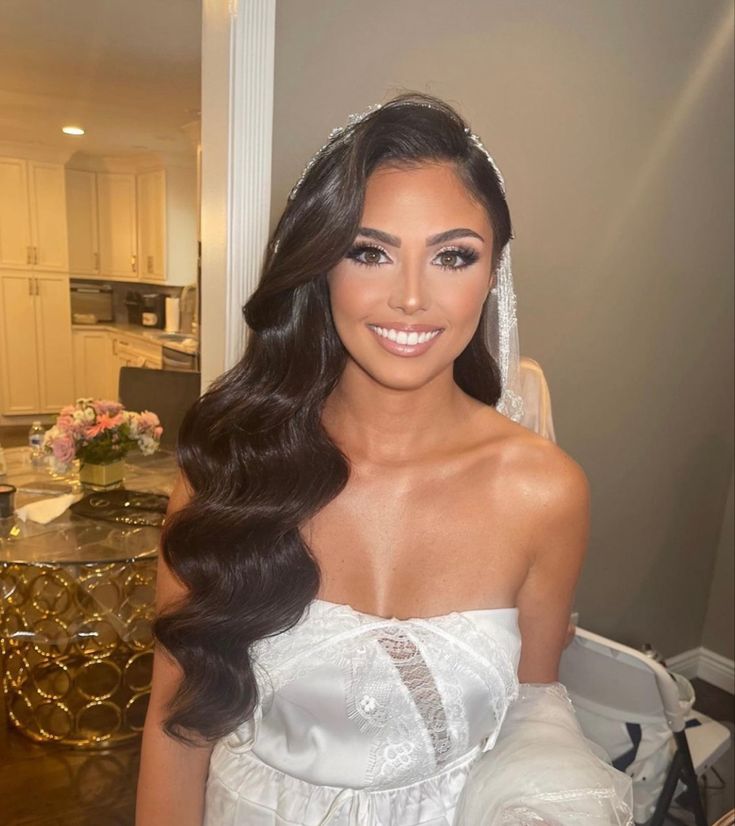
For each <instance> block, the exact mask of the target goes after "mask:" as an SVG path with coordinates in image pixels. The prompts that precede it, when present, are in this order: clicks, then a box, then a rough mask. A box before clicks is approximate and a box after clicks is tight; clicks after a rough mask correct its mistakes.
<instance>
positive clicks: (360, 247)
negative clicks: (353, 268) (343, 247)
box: [346, 244, 390, 267]
mask: <svg viewBox="0 0 735 826" xmlns="http://www.w3.org/2000/svg"><path fill="white" fill-rule="evenodd" d="M374 250H377V251H378V252H382V253H383V255H385V256H386V257H387V258H390V256H389V255H388V253H387V251H386V250H384V249H383V247H381V246H380V245H379V244H355V245H354V246H353V247H352V249H350V251H349V252H348V253H347V256H346V257H347V258H349V259H350V260H351V261H354V263H355V264H359V265H360V266H361V267H380V266H382V263H379V264H375V263H373V264H368V262H367V261H360V260H359V258H358V257H357V256H358V255H361V254H362V253H363V252H368V251H370V252H372V251H374Z"/></svg>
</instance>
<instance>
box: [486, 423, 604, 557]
mask: <svg viewBox="0 0 735 826" xmlns="http://www.w3.org/2000/svg"><path fill="white" fill-rule="evenodd" d="M493 413H494V414H495V415H496V416H497V417H498V419H496V420H494V422H493V424H494V436H493V441H494V446H493V451H492V452H493V454H494V455H495V456H496V457H499V464H496V468H499V471H496V472H498V473H499V476H498V480H499V484H502V488H503V490H504V491H505V493H506V498H507V501H508V502H509V504H512V508H513V512H514V514H515V515H517V516H518V517H519V518H520V520H522V523H523V525H524V534H525V535H526V537H527V543H528V550H529V554H530V560H531V561H533V560H536V559H538V555H539V554H542V553H551V554H553V553H554V551H553V548H554V546H555V545H556V546H558V545H559V544H563V545H564V547H565V548H566V549H567V552H570V548H572V547H574V548H577V549H578V548H579V547H580V545H581V544H583V540H578V541H576V542H566V543H563V542H562V543H560V542H554V541H553V537H559V538H561V537H563V536H565V535H566V536H567V538H568V537H569V534H570V533H574V532H575V531H576V532H577V533H580V532H581V533H584V532H585V530H586V527H587V522H588V519H589V507H590V488H589V481H588V479H587V475H586V473H585V472H584V470H583V468H582V467H581V465H580V464H579V463H578V462H577V461H576V460H575V459H574V458H572V457H571V456H570V455H569V454H568V453H566V452H565V451H564V450H562V449H561V448H560V447H559V446H558V445H557V444H555V443H554V442H552V441H550V440H549V439H547V438H545V437H544V436H540V435H539V434H538V433H535V432H533V431H531V430H529V429H528V428H526V427H524V426H523V425H520V424H517V423H516V422H513V421H511V420H510V419H508V418H506V417H505V416H502V415H501V414H498V413H495V411H493ZM498 420H502V421H498ZM496 462H498V459H497V458H496Z"/></svg>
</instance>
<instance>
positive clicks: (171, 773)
mask: <svg viewBox="0 0 735 826" xmlns="http://www.w3.org/2000/svg"><path fill="white" fill-rule="evenodd" d="M190 497H191V491H190V489H189V487H188V485H187V484H186V482H185V480H184V478H183V476H179V479H178V480H177V482H176V485H175V487H174V490H173V492H172V493H171V497H170V499H169V505H168V510H167V512H166V518H169V517H170V516H171V515H172V514H173V513H174V512H175V511H177V510H179V509H180V508H182V507H184V505H185V504H186V503H187V502H188V501H189V499H190ZM185 595H186V588H185V586H184V585H183V583H182V582H181V581H180V580H179V579H177V578H176V576H175V575H174V574H173V572H172V571H171V569H170V568H169V567H168V565H166V563H165V561H164V559H163V556H162V555H160V554H159V557H158V571H157V576H156V612H157V613H160V612H161V611H162V610H163V609H164V608H166V607H167V606H169V605H171V604H172V603H174V602H176V601H178V600H179V599H181V598H182V597H183V596H185ZM181 677H182V671H181V668H180V666H179V665H178V663H177V662H176V661H175V660H173V659H172V658H171V657H170V656H169V655H168V654H166V652H165V651H163V650H161V649H160V648H159V646H158V645H156V648H155V650H154V655H153V683H152V686H151V698H150V702H149V705H148V712H147V714H146V719H145V726H144V728H143V744H142V751H141V759H140V772H139V775H138V795H137V804H136V816H135V824H136V826H201V823H202V820H203V816H204V790H205V784H206V779H207V772H208V769H209V757H210V754H211V751H212V748H213V745H212V744H208V745H205V746H201V747H199V746H197V747H193V746H187V745H185V744H184V743H180V742H179V741H177V740H174V739H173V738H171V737H169V736H168V735H167V734H166V733H165V732H164V731H163V728H162V723H163V720H164V718H165V717H166V707H167V704H168V702H169V700H170V699H171V697H172V696H173V694H174V691H175V690H176V687H177V685H178V683H179V681H180V680H181Z"/></svg>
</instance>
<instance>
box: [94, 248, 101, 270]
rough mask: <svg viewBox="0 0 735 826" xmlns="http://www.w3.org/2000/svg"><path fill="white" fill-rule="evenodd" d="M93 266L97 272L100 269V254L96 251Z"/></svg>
mask: <svg viewBox="0 0 735 826" xmlns="http://www.w3.org/2000/svg"><path fill="white" fill-rule="evenodd" d="M94 268H95V270H97V272H99V271H100V254H99V253H98V252H95V253H94Z"/></svg>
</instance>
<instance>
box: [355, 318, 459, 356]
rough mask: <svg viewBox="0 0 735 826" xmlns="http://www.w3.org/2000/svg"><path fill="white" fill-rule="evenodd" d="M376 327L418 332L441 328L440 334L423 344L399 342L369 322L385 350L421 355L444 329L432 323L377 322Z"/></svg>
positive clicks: (397, 353) (369, 327) (370, 328)
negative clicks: (385, 335)
mask: <svg viewBox="0 0 735 826" xmlns="http://www.w3.org/2000/svg"><path fill="white" fill-rule="evenodd" d="M375 326H376V327H385V328H387V329H389V330H403V331H405V332H407V333H410V332H412V331H413V332H416V333H427V332H429V331H431V330H439V333H438V335H435V336H434V337H433V338H430V339H429V340H428V341H424V342H422V343H421V344H399V343H398V342H397V341H391V340H390V339H389V338H383V336H381V335H380V333H378V332H377V331H376V330H374V329H373V326H372V325H370V324H368V325H367V328H368V330H370V332H371V333H372V334H373V336H374V337H375V338H376V339H377V341H378V344H380V345H381V346H382V347H383V349H384V350H387V351H388V352H389V353H393V355H395V356H404V357H406V356H408V357H411V356H420V355H422V354H423V353H425V352H426V351H427V350H428V349H429V348H430V347H431V345H432V344H433V343H434V342H435V341H436V340H437V339H438V338H439V337H440V336H441V334H442V332H443V331H444V328H443V327H436V326H431V325H430V324H414V325H407V324H376V325H375Z"/></svg>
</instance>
